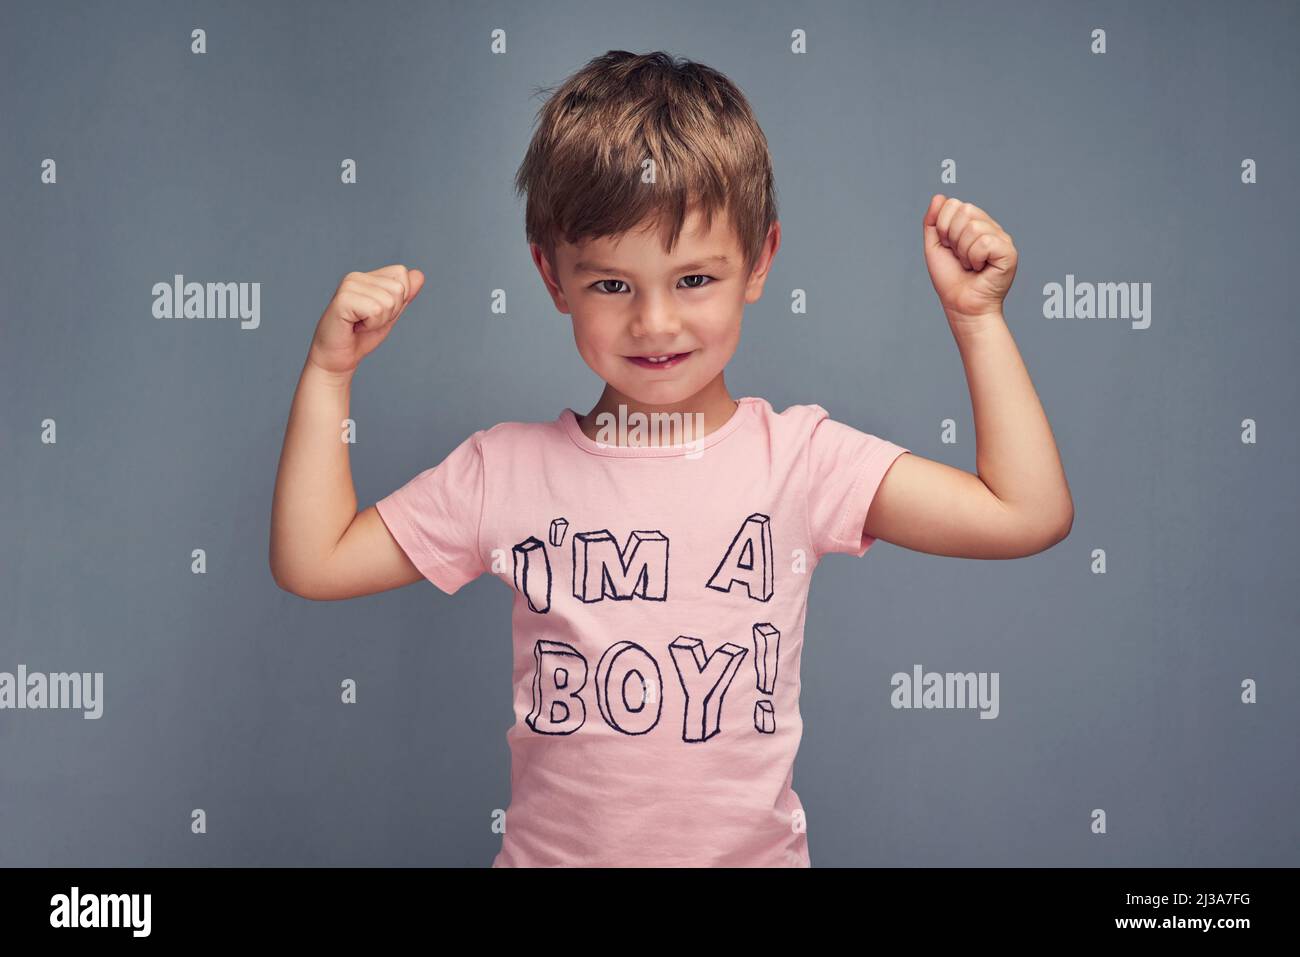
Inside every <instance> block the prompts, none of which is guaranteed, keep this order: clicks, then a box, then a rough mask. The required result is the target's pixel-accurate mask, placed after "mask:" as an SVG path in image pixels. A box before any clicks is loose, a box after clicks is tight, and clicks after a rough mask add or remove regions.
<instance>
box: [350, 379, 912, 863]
mask: <svg viewBox="0 0 1300 957" xmlns="http://www.w3.org/2000/svg"><path fill="white" fill-rule="evenodd" d="M611 441H613V440H611ZM625 441H626V440H625ZM670 441H671V440H670ZM676 441H679V442H680V441H681V439H680V437H679V438H678V439H677V440H676ZM906 451H908V450H907V449H905V448H903V447H902V446H900V445H895V444H894V443H892V442H888V441H886V440H884V439H881V438H877V437H876V436H874V435H870V434H868V433H865V432H860V431H858V430H857V429H854V428H852V427H850V426H848V425H845V424H843V423H841V422H837V421H835V420H834V419H831V418H830V417H829V416H828V414H827V412H826V410H825V409H823V408H822V407H821V406H817V405H795V406H791V407H790V408H788V409H786V410H785V411H784V412H782V413H780V414H777V413H776V412H774V411H773V409H772V406H771V405H770V404H769V403H768V402H767V401H766V400H765V399H761V398H753V397H745V398H741V399H739V400H738V407H737V409H736V412H735V413H734V414H733V415H732V417H731V418H730V419H729V420H728V421H727V422H726V423H725V424H724V425H723V426H722V427H721V428H719V429H717V430H716V431H714V432H712V433H710V434H708V435H706V436H704V437H703V439H697V440H696V441H695V442H694V443H687V444H685V445H678V446H677V447H662V446H633V447H628V446H620V445H616V444H608V445H602V444H601V443H598V442H596V441H593V440H592V439H590V438H588V437H587V436H586V435H585V434H583V432H582V430H581V429H580V428H579V427H578V423H577V419H576V416H575V414H574V412H573V410H571V409H565V410H564V411H563V412H562V413H560V416H559V417H558V418H557V419H556V420H555V421H553V422H503V423H501V424H500V425H496V426H494V427H492V428H490V429H484V430H481V431H479V432H475V433H474V434H473V435H471V436H470V437H469V438H468V439H466V440H465V441H464V442H462V443H461V444H460V445H459V446H457V447H456V448H455V449H454V450H453V451H452V452H451V453H450V454H449V455H448V456H447V457H446V459H444V460H443V461H442V462H441V463H440V464H438V465H437V466H436V467H434V468H430V469H427V470H425V471H423V472H421V473H420V474H419V475H417V476H416V477H415V478H413V479H412V480H411V481H410V482H408V483H407V484H406V485H404V486H402V487H401V488H399V489H397V490H396V491H394V492H393V493H392V494H390V495H388V496H387V497H385V498H383V499H381V500H380V501H379V502H377V503H376V505H377V508H378V511H379V514H380V516H381V517H382V518H383V520H384V522H385V524H386V525H387V526H388V528H389V530H390V531H391V532H392V534H393V537H394V538H395V539H396V540H397V542H398V543H399V544H400V545H401V547H402V548H403V549H404V550H405V552H406V553H407V555H409V556H410V558H411V561H412V562H413V563H414V564H415V566H416V567H417V568H419V569H420V571H421V572H422V573H423V574H424V575H425V577H426V578H428V579H429V580H430V581H431V582H433V583H434V584H435V585H437V586H438V587H439V588H440V589H442V590H443V591H445V592H447V593H448V594H452V593H454V592H455V591H457V590H458V589H459V588H460V587H461V586H462V585H464V584H465V583H467V582H469V581H472V580H473V579H475V578H477V577H478V576H479V575H481V574H483V573H484V572H491V573H492V574H493V575H495V576H496V578H498V579H499V580H500V581H501V582H502V583H503V584H505V585H506V586H507V587H508V588H510V590H511V591H512V592H513V594H514V611H513V615H512V622H513V631H514V674H513V686H514V711H515V723H514V725H513V727H511V728H510V730H509V731H508V732H507V735H506V737H507V740H508V742H509V745H510V754H511V774H510V784H511V796H510V804H509V807H508V808H507V810H506V822H505V834H504V837H503V839H502V843H501V850H500V852H499V853H498V854H497V856H496V858H495V860H494V861H493V866H494V867H502V866H542V867H546V866H592V867H640V866H650V867H660V866H663V867H692V866H699V867H792V866H793V867H807V866H809V864H810V862H809V858H808V842H807V835H806V824H805V821H804V813H803V808H802V806H801V804H800V802H799V796H798V795H797V794H796V793H795V791H794V789H793V788H792V786H791V782H792V779H793V775H794V759H795V752H796V751H797V750H798V747H799V739H800V737H801V735H802V729H803V723H802V720H801V719H800V716H799V661H800V650H801V646H802V644H803V628H804V613H805V610H806V602H807V596H808V584H809V579H810V577H811V574H812V571H813V569H814V568H815V567H816V565H817V562H818V560H819V559H820V558H821V557H822V556H823V555H826V554H828V553H832V552H840V553H845V554H852V555H859V556H860V555H862V554H864V553H865V552H866V550H867V549H868V548H869V547H870V546H871V544H872V543H873V542H874V541H875V539H874V538H871V537H870V536H864V535H863V533H862V525H863V522H864V521H865V519H866V514H867V509H868V507H869V506H870V505H871V501H872V498H873V497H874V496H875V493H876V489H877V488H878V487H879V485H880V482H881V480H882V479H883V478H884V475H885V472H886V471H887V470H888V469H889V466H890V465H891V464H892V463H893V461H894V460H895V459H896V458H897V457H898V456H899V455H900V454H901V453H903V452H906Z"/></svg>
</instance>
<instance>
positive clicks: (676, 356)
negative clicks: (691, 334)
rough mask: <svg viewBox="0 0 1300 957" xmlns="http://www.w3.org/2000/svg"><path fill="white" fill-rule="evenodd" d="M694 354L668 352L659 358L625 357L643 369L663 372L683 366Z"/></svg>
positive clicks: (658, 356)
mask: <svg viewBox="0 0 1300 957" xmlns="http://www.w3.org/2000/svg"><path fill="white" fill-rule="evenodd" d="M692 354H693V350H692V352H666V353H664V354H662V355H657V356H624V357H623V358H625V359H627V361H628V362H630V363H632V364H633V365H634V366H638V367H639V368H642V369H654V370H656V371H658V372H663V371H664V370H665V369H673V368H676V367H677V366H679V365H681V364H682V363H683V362H685V361H686V360H687V359H688V358H690V357H691V355H692Z"/></svg>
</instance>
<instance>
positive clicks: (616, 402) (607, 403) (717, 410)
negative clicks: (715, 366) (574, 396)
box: [578, 372, 737, 445]
mask: <svg viewBox="0 0 1300 957" xmlns="http://www.w3.org/2000/svg"><path fill="white" fill-rule="evenodd" d="M620 405H621V406H623V407H625V409H626V412H625V415H626V416H628V417H631V416H632V415H633V414H634V413H638V412H639V413H642V414H643V415H645V416H650V415H653V414H655V413H665V414H672V413H679V414H681V415H682V416H683V417H685V416H687V415H689V416H692V421H699V420H695V419H694V418H693V417H694V416H695V415H696V414H701V415H703V417H704V418H703V427H704V433H703V435H697V436H695V438H696V439H700V438H703V436H704V435H708V434H709V433H710V432H714V431H716V430H718V429H720V428H722V426H723V425H725V424H726V423H727V421H728V420H729V419H730V418H731V417H732V416H733V415H734V414H735V412H736V409H737V405H736V400H735V399H733V398H732V397H731V393H730V392H728V391H727V384H726V382H724V381H723V374H722V373H721V372H719V373H718V375H717V378H715V379H714V380H713V381H712V382H710V383H709V384H708V385H706V386H705V387H704V388H703V389H701V390H700V391H699V392H696V393H695V394H694V395H692V396H689V397H688V398H685V399H683V400H681V401H680V402H670V403H667V404H666V405H648V404H646V403H644V402H638V401H636V400H635V399H633V398H630V397H628V396H626V395H624V394H623V393H621V392H619V391H618V390H617V389H615V388H614V387H613V386H612V385H609V384H606V385H605V391H604V392H602V393H601V395H600V399H599V401H597V402H596V404H595V406H593V407H592V410H591V411H590V412H588V413H587V414H586V415H584V416H581V417H580V418H579V419H578V426H579V428H581V429H582V431H583V434H584V435H586V436H587V437H588V438H590V439H592V440H597V438H598V437H597V431H598V429H599V427H600V426H599V419H598V417H599V416H603V415H606V414H608V415H610V416H612V417H613V420H614V421H617V420H618V419H619V406H620ZM606 421H609V420H606ZM661 438H662V437H661V436H655V435H654V433H653V431H652V433H651V437H650V438H649V440H648V441H646V442H644V443H640V442H635V443H631V442H630V443H627V444H638V445H640V444H646V445H664V444H670V442H667V441H660V439H661ZM624 441H625V440H624V439H622V438H620V439H619V444H623V443H624Z"/></svg>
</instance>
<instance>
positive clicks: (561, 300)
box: [528, 243, 569, 315]
mask: <svg viewBox="0 0 1300 957" xmlns="http://www.w3.org/2000/svg"><path fill="white" fill-rule="evenodd" d="M528 251H529V253H530V254H531V255H532V257H533V265H535V266H536V267H537V272H538V274H539V275H541V277H542V282H543V283H545V284H546V291H547V292H548V293H550V294H551V301H552V302H554V303H555V308H556V309H558V310H559V311H560V312H562V313H564V314H565V315H568V314H569V302H568V300H567V299H566V298H565V297H564V290H563V289H561V288H560V282H559V277H558V276H556V275H555V273H554V272H553V271H552V269H551V264H550V262H549V261H548V260H547V258H546V252H545V250H543V249H542V247H541V246H540V245H539V244H538V243H529V244H528Z"/></svg>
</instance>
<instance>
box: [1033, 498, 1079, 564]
mask: <svg viewBox="0 0 1300 957" xmlns="http://www.w3.org/2000/svg"><path fill="white" fill-rule="evenodd" d="M1073 527H1074V503H1073V502H1072V501H1068V500H1067V501H1066V503H1065V508H1064V509H1062V510H1061V513H1060V514H1059V515H1057V516H1055V518H1054V519H1053V520H1052V521H1051V522H1048V523H1047V524H1046V526H1045V530H1044V531H1043V532H1041V533H1040V535H1039V539H1038V542H1039V545H1038V547H1037V548H1035V549H1034V551H1033V554H1037V553H1038V552H1044V551H1047V549H1049V548H1051V547H1052V546H1053V545H1056V544H1059V543H1060V542H1063V541H1065V539H1066V538H1068V537H1069V534H1070V529H1071V528H1073Z"/></svg>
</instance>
